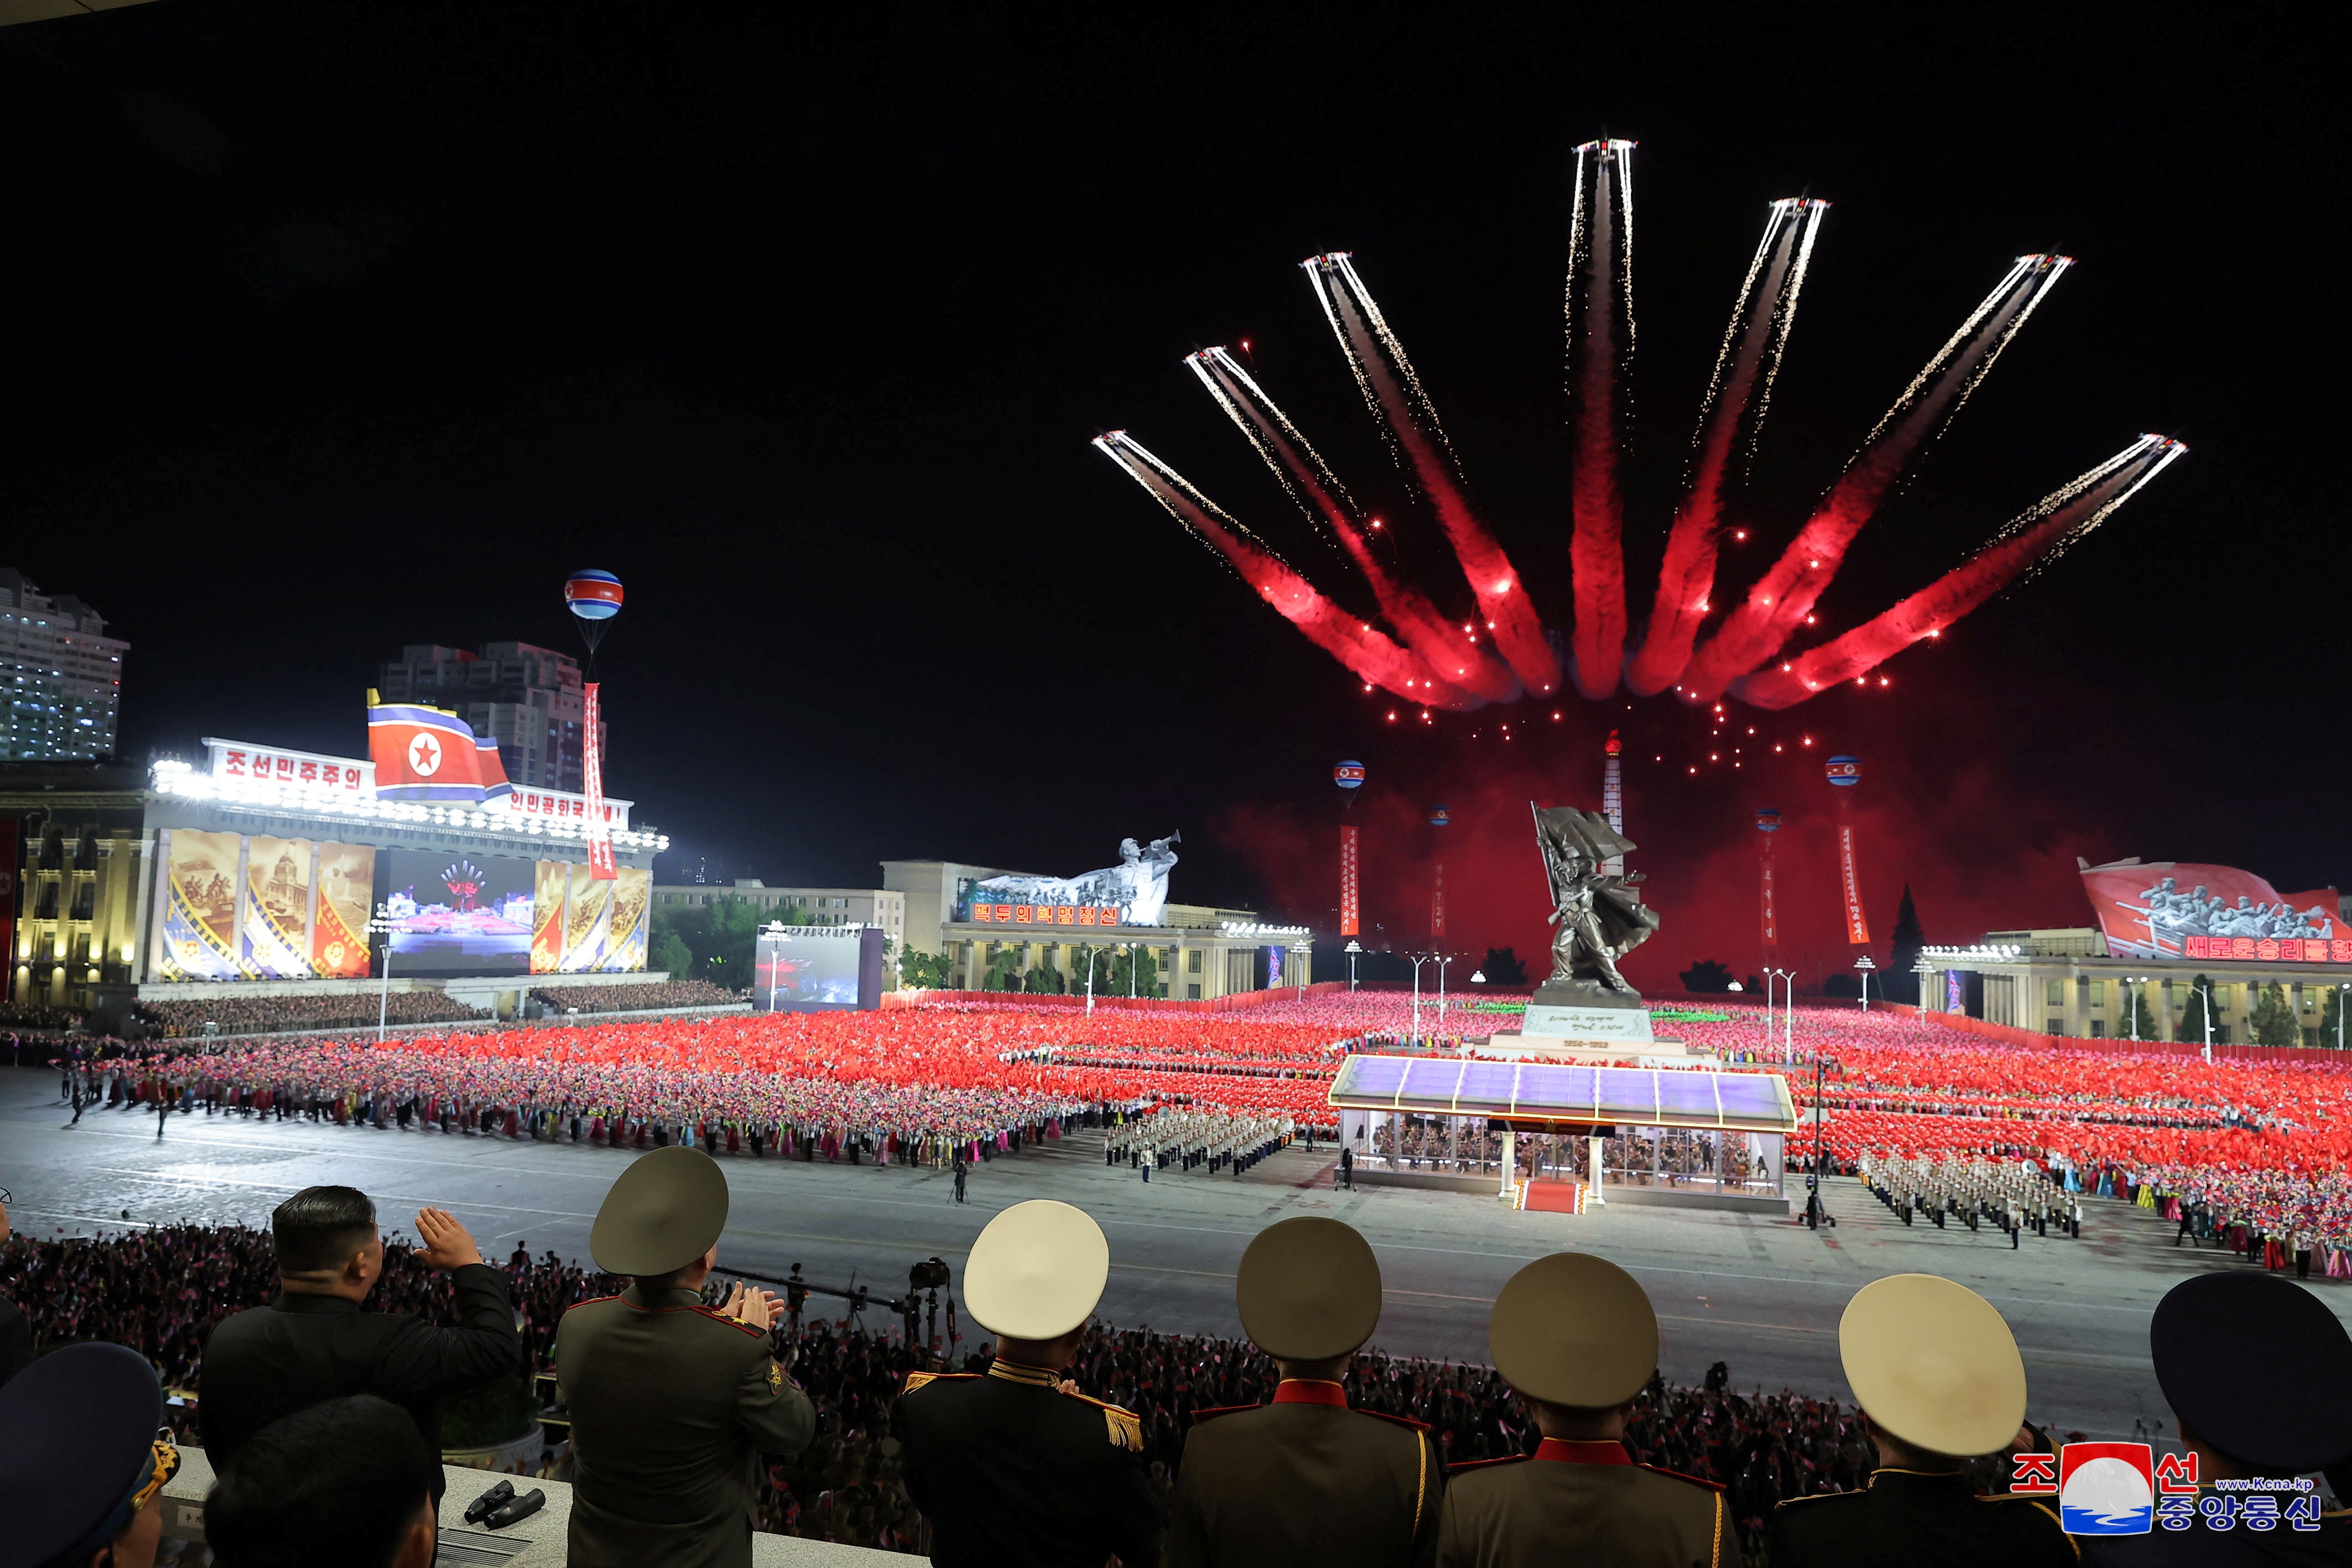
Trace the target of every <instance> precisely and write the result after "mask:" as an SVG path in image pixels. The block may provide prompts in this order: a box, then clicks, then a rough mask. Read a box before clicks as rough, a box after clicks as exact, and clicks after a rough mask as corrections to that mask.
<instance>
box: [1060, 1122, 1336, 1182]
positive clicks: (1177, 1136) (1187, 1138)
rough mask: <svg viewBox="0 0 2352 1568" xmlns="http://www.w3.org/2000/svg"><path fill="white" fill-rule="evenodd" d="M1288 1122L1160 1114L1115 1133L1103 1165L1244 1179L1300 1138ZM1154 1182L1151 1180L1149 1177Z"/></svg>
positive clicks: (1115, 1129)
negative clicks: (1122, 1162)
mask: <svg viewBox="0 0 2352 1568" xmlns="http://www.w3.org/2000/svg"><path fill="white" fill-rule="evenodd" d="M1297 1134H1298V1124H1297V1122H1296V1121H1294V1120H1292V1119H1291V1118H1290V1117H1288V1116H1235V1115H1230V1114H1227V1113H1224V1112H1222V1111H1159V1112H1154V1113H1152V1114H1150V1115H1148V1116H1138V1117H1135V1118H1133V1119H1131V1120H1129V1121H1125V1122H1121V1123H1119V1124H1117V1125H1116V1126H1114V1127H1112V1128H1111V1129H1110V1131H1109V1132H1108V1134H1106V1135H1105V1137H1104V1139H1103V1164H1105V1165H1107V1166H1108V1165H1116V1164H1118V1162H1119V1161H1120V1160H1122V1159H1123V1160H1125V1161H1126V1162H1127V1163H1128V1164H1129V1166H1137V1167H1139V1168H1142V1169H1146V1170H1149V1169H1152V1168H1155V1167H1156V1168H1158V1169H1160V1170H1163V1171H1164V1170H1168V1169H1170V1168H1171V1167H1173V1168H1174V1169H1176V1170H1179V1171H1191V1170H1199V1171H1206V1172H1208V1173H1210V1174H1211V1175H1214V1174H1216V1173H1218V1172H1220V1171H1231V1172H1232V1173H1233V1174H1234V1175H1235V1176H1239V1175H1241V1174H1242V1173H1243V1172H1244V1171H1245V1170H1248V1169H1249V1168H1250V1167H1251V1166H1255V1164H1257V1163H1258V1161H1260V1160H1262V1159H1264V1158H1265V1157H1266V1156H1267V1155H1271V1154H1273V1153H1274V1152H1275V1151H1276V1150H1277V1149H1280V1148H1283V1147H1285V1146H1286V1145H1288V1144H1289V1142H1290V1141H1291V1139H1292V1138H1294V1137H1296V1136H1297ZM1145 1179H1146V1180H1150V1177H1149V1176H1147V1177H1145Z"/></svg>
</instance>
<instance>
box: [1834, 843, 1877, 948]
mask: <svg viewBox="0 0 2352 1568" xmlns="http://www.w3.org/2000/svg"><path fill="white" fill-rule="evenodd" d="M1838 887H1839V890H1840V891H1841V892H1842V893H1843V894H1844V895H1845V939H1846V940H1847V941H1848V942H1850V943H1852V944H1853V946H1857V947H1867V946H1870V917H1869V916H1868V915H1864V913H1863V909H1862V871H1861V868H1860V867H1859V866H1857V865H1856V864H1855V863H1854V852H1853V823H1851V822H1840V823H1839V824H1838Z"/></svg>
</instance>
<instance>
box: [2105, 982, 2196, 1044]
mask: <svg viewBox="0 0 2352 1568" xmlns="http://www.w3.org/2000/svg"><path fill="white" fill-rule="evenodd" d="M2114 1032H2115V1037H2116V1039H2117V1040H2131V1039H2134V1038H2137V1039H2140V1040H2154V1039H2156V1038H2157V1022H2156V1015H2155V1014H2154V1013H2152V1012H2150V1011H2149V1010H2148V1007H2147V988H2145V987H2143V986H2140V985H2138V984H2137V983H2135V982H2133V981H2130V980H2117V981H2116V1027H2115V1031H2114ZM2200 1038H2201V1037H2200Z"/></svg>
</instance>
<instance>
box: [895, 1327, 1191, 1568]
mask: <svg viewBox="0 0 2352 1568" xmlns="http://www.w3.org/2000/svg"><path fill="white" fill-rule="evenodd" d="M1058 1382H1059V1379H1058V1378H1057V1377H1056V1376H1055V1375H1054V1374H1052V1373H1050V1372H1045V1371H1041V1370H1038V1369H1036V1368H1033V1367H1025V1366H1016V1365H1010V1364H1006V1363H1004V1362H1001V1361H1000V1362H996V1363H994V1364H992V1365H991V1366H990V1368H989V1370H988V1372H987V1374H986V1375H971V1374H966V1373H940V1374H931V1373H923V1372H914V1373H908V1375H907V1387H906V1391H905V1392H904V1393H902V1394H900V1395H899V1396H898V1404H897V1405H895V1406H892V1408H891V1412H890V1428H891V1431H892V1433H893V1434H894V1435H895V1436H896V1437H898V1441H899V1442H900V1443H901V1444H903V1445H904V1450H903V1451H904V1456H905V1463H906V1467H907V1490H908V1492H909V1493H911V1494H912V1495H913V1497H914V1500H915V1506H916V1507H918V1508H919V1509H921V1510H922V1511H923V1512H924V1513H925V1514H927V1515H929V1518H930V1521H931V1531H932V1535H931V1561H932V1562H933V1563H936V1564H938V1568H983V1565H984V1568H995V1565H996V1564H999V1563H1022V1564H1024V1565H1026V1568H1101V1564H1102V1561H1103V1559H1104V1558H1106V1557H1108V1556H1109V1555H1110V1554H1111V1553H1112V1552H1117V1553H1118V1558H1119V1561H1120V1562H1122V1563H1129V1564H1130V1565H1133V1564H1146V1563H1150V1562H1151V1561H1152V1559H1153V1556H1154V1552H1155V1549H1156V1546H1157V1543H1158V1541H1159V1536H1160V1504H1159V1501H1158V1500H1156V1499H1155V1498H1154V1497H1153V1496H1152V1492H1151V1483H1150V1479H1149V1478H1148V1476H1147V1475H1146V1473H1145V1470H1144V1460H1143V1426H1142V1423H1141V1422H1140V1421H1139V1420H1138V1419H1137V1418H1136V1416H1134V1415H1133V1414H1131V1413H1130V1412H1129V1411H1126V1410H1122V1409H1120V1408H1119V1407H1118V1406H1116V1405H1107V1404H1105V1403H1104V1402H1103V1401H1101V1400H1099V1399H1089V1398H1087V1397H1086V1396H1083V1395H1076V1394H1064V1393H1062V1392H1061V1391H1060V1390H1059V1388H1058V1387H1057V1386H1056V1385H1057V1383H1058Z"/></svg>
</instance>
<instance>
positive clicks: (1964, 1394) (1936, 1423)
mask: <svg viewBox="0 0 2352 1568" xmlns="http://www.w3.org/2000/svg"><path fill="white" fill-rule="evenodd" d="M1838 1357H1839V1359H1840V1360H1841V1361H1842V1362H1843V1363H1844V1365H1845V1380H1846V1383H1847V1384H1848V1385H1850V1386H1851V1387H1852V1388H1853V1397H1854V1402H1855V1403H1856V1404H1858V1405H1860V1406H1862V1422H1863V1429H1864V1431H1865V1432H1867V1433H1868V1434H1869V1436H1870V1440H1871V1441H1872V1442H1873V1443H1874V1444H1876V1445H1877V1448H1878V1460H1879V1464H1878V1469H1874V1470H1873V1471H1871V1473H1870V1485H1869V1486H1868V1488H1866V1489H1865V1490H1862V1491H1851V1492H1835V1493H1829V1494H1824V1495H1822V1496H1816V1497H1801V1498H1790V1500H1787V1501H1785V1502H1783V1503H1781V1504H1780V1507H1779V1508H1778V1509H1776V1510H1774V1511H1773V1514H1772V1529H1771V1552H1770V1553H1769V1556H1770V1559H1771V1563H1772V1568H1813V1565H1814V1564H1835V1565H1836V1568H1874V1565H1877V1564H1884V1565H1885V1568H1936V1565H1938V1564H1946V1563H1948V1564H1953V1565H1954V1568H1958V1565H1960V1564H1979V1563H1999V1564H2000V1565H2001V1568H2043V1565H2045V1564H2047V1565H2051V1568H2059V1565H2064V1568H2072V1565H2073V1563H2074V1562H2075V1561H2076V1558H2077V1552H2076V1551H2075V1547H2074V1541H2073V1540H2072V1538H2070V1537H2069V1536H2068V1535H2067V1534H2066V1532H2065V1531H2063V1530H2061V1529H2060V1528H2059V1526H2058V1512H2057V1507H2056V1500H2054V1499H2052V1498H2047V1497H2042V1496H2035V1495H2026V1494H2021V1493H2009V1492H2002V1493H1997V1494H1995V1495H1993V1496H1990V1497H1979V1495H1977V1490H1976V1486H1975V1483H1973V1482H1972V1481H1970V1480H1969V1478H1968V1476H1967V1475H1965V1474H1964V1473H1963V1472H1962V1471H1961V1469H1960V1462H1961V1461H1962V1460H1963V1459H1968V1458H1975V1457H1977V1456H1979V1455H1982V1454H1991V1453H1998V1452H2000V1451H2001V1450H2003V1449H2005V1448H2008V1447H2009V1446H2010V1444H2011V1442H2012V1441H2013V1440H2014V1439H2015V1438H2016V1437H2017V1436H2018V1434H2019V1430H2020V1428H2021V1427H2022V1426H2023V1425H2024V1422H2025V1363H2024V1362H2023V1360H2021V1358H2020V1357H2019V1355H2018V1354H2017V1342H2016V1340H2014V1339H2013V1338H2011V1336H2010V1332H2009V1324H2007V1323H2006V1322H2002V1321H2001V1316H2000V1312H1997V1311H1995V1310H1994V1308H1993V1305H1992V1303H1991V1302H1990V1301H1986V1300H1985V1299H1984V1298H1983V1297H1982V1296H1979V1295H1978V1294H1977V1293H1976V1292H1975V1291H1971V1290H1969V1288H1968V1287H1967V1286H1965V1285H1956V1284H1954V1283H1953V1282H1952V1281H1949V1280H1946V1279H1940V1278H1938V1277H1937V1276H1936V1275H1934V1274H1890V1275H1889V1276H1887V1277H1886V1278H1885V1279H1884V1280H1874V1281H1871V1282H1870V1283H1869V1284H1867V1285H1864V1287H1863V1288H1862V1289H1861V1290H1859V1291H1855V1292H1854V1295H1853V1300H1852V1301H1848V1302H1847V1303H1846V1308H1845V1315H1844V1316H1843V1317H1842V1318H1840V1319H1839V1320H1838Z"/></svg>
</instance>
